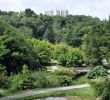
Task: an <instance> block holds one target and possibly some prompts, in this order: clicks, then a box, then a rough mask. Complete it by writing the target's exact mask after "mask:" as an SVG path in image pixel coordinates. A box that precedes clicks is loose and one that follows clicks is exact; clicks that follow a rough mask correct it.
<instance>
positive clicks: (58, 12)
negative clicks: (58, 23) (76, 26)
mask: <svg viewBox="0 0 110 100" xmlns="http://www.w3.org/2000/svg"><path fill="white" fill-rule="evenodd" d="M68 13H69V12H68V10H57V9H56V10H50V11H45V15H48V16H56V15H57V16H64V17H66V16H67V15H68Z"/></svg>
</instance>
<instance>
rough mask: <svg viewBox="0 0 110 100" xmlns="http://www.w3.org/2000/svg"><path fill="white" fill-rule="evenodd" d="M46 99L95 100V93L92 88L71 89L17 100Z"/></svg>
mask: <svg viewBox="0 0 110 100" xmlns="http://www.w3.org/2000/svg"><path fill="white" fill-rule="evenodd" d="M46 97H66V98H67V100H95V93H94V89H93V88H92V87H88V88H83V89H72V90H66V91H60V92H52V93H48V94H39V95H38V94H37V95H35V96H30V97H24V98H21V99H17V100H33V99H37V98H46ZM76 98H77V99H76ZM82 98H83V99H82Z"/></svg>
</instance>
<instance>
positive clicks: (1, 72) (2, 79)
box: [0, 65, 7, 87]
mask: <svg viewBox="0 0 110 100" xmlns="http://www.w3.org/2000/svg"><path fill="white" fill-rule="evenodd" d="M6 82H7V76H6V70H5V67H4V66H2V65H0V87H4V86H5V84H6Z"/></svg>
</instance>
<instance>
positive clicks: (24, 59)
mask: <svg viewBox="0 0 110 100" xmlns="http://www.w3.org/2000/svg"><path fill="white" fill-rule="evenodd" d="M109 27H110V18H109V19H108V20H103V21H102V20H100V19H98V18H93V17H91V16H84V15H68V16H66V17H61V16H47V15H42V14H40V15H37V14H35V12H34V11H32V10H31V9H25V11H22V12H20V13H18V12H14V11H9V12H6V11H0V88H3V87H4V86H5V85H6V87H5V88H8V89H9V90H10V91H16V90H23V89H30V88H48V87H58V86H66V85H71V84H73V81H74V79H75V78H74V77H75V75H76V74H77V71H74V70H73V69H69V70H68V68H65V69H62V70H57V71H55V72H54V73H51V74H50V73H47V72H46V66H50V65H51V64H52V63H51V61H52V60H57V62H58V64H60V65H61V66H63V67H70V68H72V67H95V66H98V67H95V68H93V69H92V70H91V71H90V72H89V73H88V74H87V77H88V78H92V79H94V78H97V77H99V76H106V75H107V74H108V73H107V71H106V70H105V69H104V68H103V67H101V66H99V65H102V64H103V63H102V61H103V59H106V60H107V62H110V28H109ZM6 83H7V84H6ZM107 85H108V83H107ZM104 91H105V92H106V91H108V88H106V90H104ZM105 92H104V93H103V95H105V94H106V93H105ZM107 95H108V94H107Z"/></svg>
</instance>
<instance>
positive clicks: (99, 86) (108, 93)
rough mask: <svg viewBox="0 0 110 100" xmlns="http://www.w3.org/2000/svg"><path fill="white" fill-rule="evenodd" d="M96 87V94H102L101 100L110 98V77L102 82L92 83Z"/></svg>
mask: <svg viewBox="0 0 110 100" xmlns="http://www.w3.org/2000/svg"><path fill="white" fill-rule="evenodd" d="M92 86H93V88H94V89H95V93H96V96H100V97H101V100H110V79H108V78H105V80H104V81H102V82H100V83H99V82H95V83H93V84H92Z"/></svg>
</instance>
